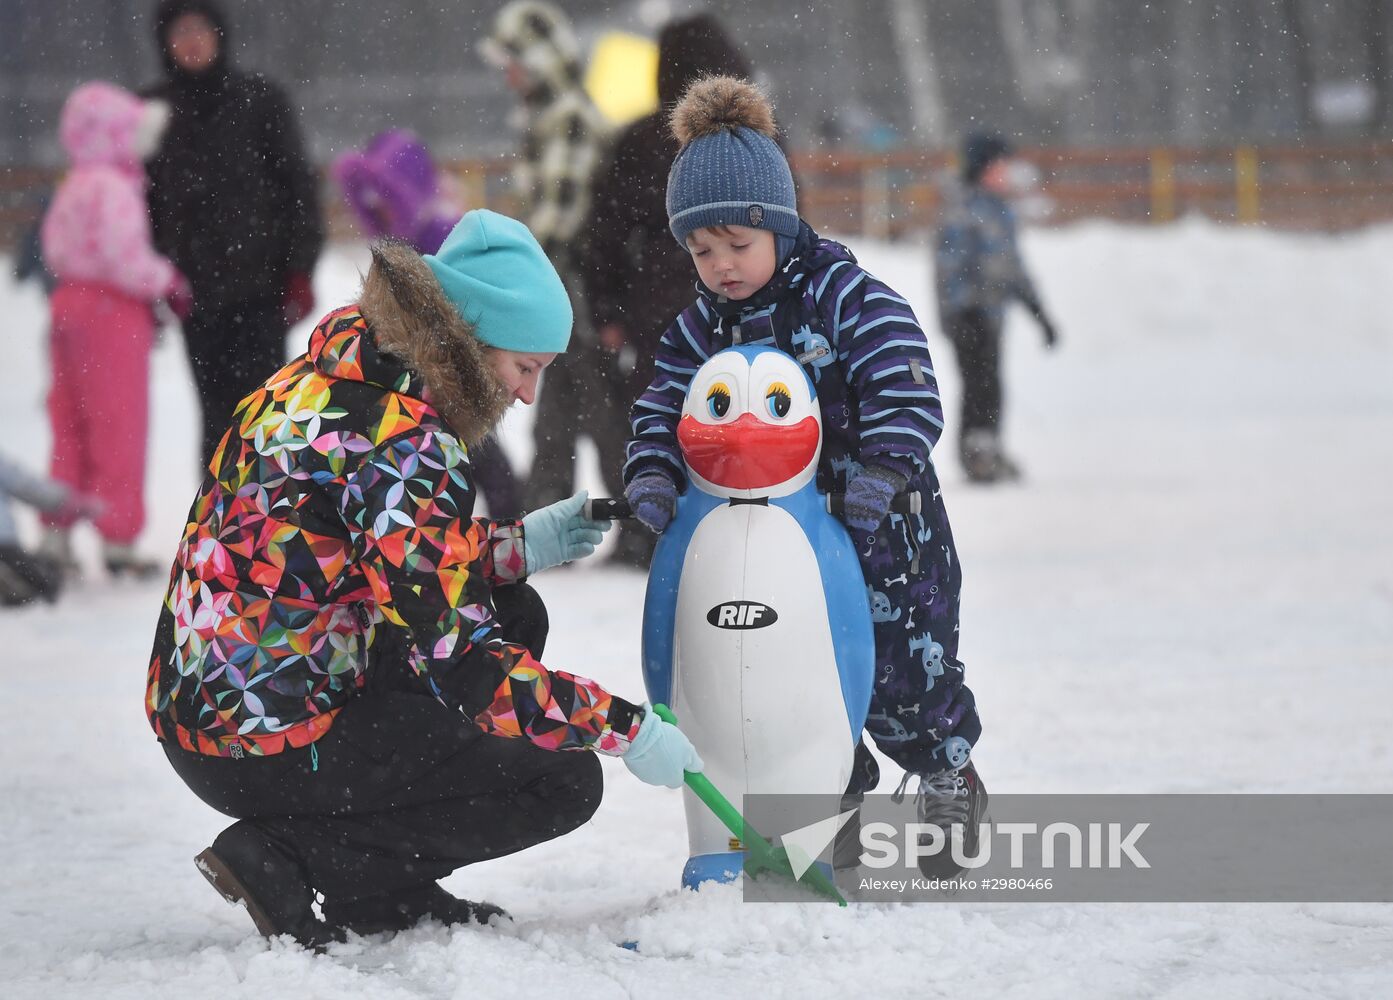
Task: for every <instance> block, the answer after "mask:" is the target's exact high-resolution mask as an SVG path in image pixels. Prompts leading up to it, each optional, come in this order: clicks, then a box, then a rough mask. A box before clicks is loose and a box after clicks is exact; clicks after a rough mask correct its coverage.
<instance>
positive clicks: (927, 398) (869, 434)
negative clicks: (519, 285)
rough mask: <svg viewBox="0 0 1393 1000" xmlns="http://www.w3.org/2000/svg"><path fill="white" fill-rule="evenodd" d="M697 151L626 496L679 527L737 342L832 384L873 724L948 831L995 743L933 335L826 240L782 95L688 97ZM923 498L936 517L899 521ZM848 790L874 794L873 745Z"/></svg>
mask: <svg viewBox="0 0 1393 1000" xmlns="http://www.w3.org/2000/svg"><path fill="white" fill-rule="evenodd" d="M672 128H673V133H674V135H675V136H676V138H677V140H678V143H679V144H680V147H681V150H680V152H679V153H678V155H677V159H676V160H675V161H674V162H673V165H672V170H671V173H670V174H669V175H668V187H667V213H668V220H669V227H670V228H671V230H672V233H673V235H674V236H675V237H676V238H677V240H678V242H680V243H682V244H683V245H684V246H685V247H686V248H687V249H688V251H690V253H691V255H692V261H693V263H694V264H695V265H696V271H697V275H698V277H699V278H700V282H699V283H698V285H697V293H698V294H697V299H696V302H695V303H694V304H693V305H692V306H690V307H688V308H687V309H686V310H685V311H684V312H682V313H681V314H680V315H679V316H678V317H677V320H676V322H675V323H674V324H673V325H672V326H671V327H669V328H668V330H667V331H666V332H665V333H664V334H663V337H662V341H661V343H660V345H659V347H658V354H657V371H656V374H655V378H654V379H653V382H652V384H651V385H650V386H649V388H648V391H647V392H646V393H644V395H643V396H642V397H641V398H640V399H639V400H638V402H637V403H636V404H635V405H634V408H633V411H632V415H631V419H632V427H633V429H632V436H631V439H630V441H629V446H628V462H627V464H626V466H625V469H624V478H625V482H626V484H627V486H626V489H625V495H626V496H627V497H628V499H629V502H630V504H631V505H632V507H633V509H634V512H635V515H636V516H637V517H638V518H639V519H640V520H642V521H643V522H644V523H645V524H647V525H648V526H649V527H650V528H652V529H653V530H654V531H657V532H661V531H662V530H663V529H664V528H665V527H666V526H667V524H668V522H669V521H670V520H671V518H672V515H673V512H674V509H675V505H676V500H677V494H678V492H679V491H680V490H681V489H682V488H683V487H684V484H685V473H684V467H683V463H682V456H681V453H680V451H679V449H678V446H677V440H676V428H677V419H678V414H679V413H680V412H681V409H682V402H683V399H684V397H685V395H686V392H687V386H688V384H689V382H690V380H691V377H692V375H693V374H694V373H695V372H696V370H697V368H698V367H700V365H701V364H702V362H704V361H705V360H706V359H707V358H709V357H710V356H711V355H712V354H714V353H716V352H717V351H720V350H722V349H724V348H727V347H730V346H731V345H733V344H772V345H774V346H777V347H778V348H779V349H781V350H783V351H785V352H787V353H788V354H790V355H792V356H794V357H795V358H798V359H799V361H800V363H802V364H804V365H805V366H806V368H807V371H808V373H809V375H810V377H811V378H812V380H813V382H814V384H815V385H816V388H817V395H818V403H819V406H820V407H821V410H822V424H823V446H822V459H821V465H820V468H819V470H818V483H819V487H820V488H821V489H823V490H824V491H828V492H839V493H845V495H846V502H845V514H844V515H843V518H844V520H845V522H846V525H847V528H848V530H849V531H850V533H851V536H852V539H853V541H854V542H855V544H856V547H857V550H858V552H859V554H860V557H861V564H862V568H863V570H864V572H865V577H866V584H867V587H868V588H869V589H870V591H871V606H872V609H873V618H874V628H875V642H876V683H875V690H874V694H873V696H872V699H871V707H870V715H869V717H868V720H867V726H866V728H867V730H868V731H869V732H870V734H871V736H872V737H874V739H875V741H876V744H877V746H879V747H880V749H881V750H883V751H884V752H885V753H886V754H887V755H888V756H889V757H890V758H891V759H892V760H894V761H895V762H896V763H897V764H899V765H900V766H902V767H904V768H905V770H906V772H908V773H907V774H906V776H905V782H904V783H901V786H900V794H902V793H903V789H904V785H905V783H907V782H908V780H909V777H910V775H918V776H919V778H920V783H919V798H918V803H919V808H920V815H921V817H924V821H925V822H932V823H938V824H940V825H946V824H950V823H953V822H964V821H967V822H969V827H968V829H969V831H971V830H973V829H975V820H976V819H977V816H978V814H979V813H980V809H981V808H982V807H983V806H984V805H985V798H986V795H985V791H984V790H983V789H982V785H981V782H980V780H979V779H978V777H977V773H976V770H975V768H974V767H973V765H972V763H971V761H969V759H968V755H969V754H970V752H971V750H972V747H973V745H974V744H975V743H976V742H977V738H978V736H979V735H980V733H981V723H980V722H979V721H978V718H977V711H976V708H975V706H974V701H973V696H972V692H971V691H970V690H969V689H968V687H967V686H966V685H965V684H964V683H963V666H962V664H961V663H960V662H959V661H958V659H957V651H958V592H959V586H960V582H961V576H960V573H959V569H958V561H957V556H956V554H955V552H954V548H953V536H952V533H951V531H950V529H949V526H948V515H947V513H946V511H945V510H944V506H943V501H942V498H941V496H940V493H939V488H938V477H937V475H936V474H935V472H934V466H933V462H932V461H931V460H930V458H929V452H930V450H931V449H932V448H933V446H934V444H935V443H936V442H937V441H938V437H939V434H940V433H941V432H942V429H943V408H942V404H941V402H940V401H939V398H938V390H937V387H936V385H935V382H934V370H933V362H932V361H931V360H930V359H929V352H928V342H927V340H926V339H925V336H924V333H923V331H922V330H921V329H920V327H919V324H918V322H917V320H916V319H915V318H914V314H913V312H912V311H911V310H910V308H909V305H908V304H907V303H906V302H905V300H904V299H903V298H902V297H900V296H899V295H898V294H896V292H895V291H894V290H893V289H891V288H889V287H888V286H886V285H885V284H884V283H883V282H881V281H879V280H878V279H876V278H875V277H873V276H872V275H870V274H868V273H867V272H866V271H864V270H862V269H861V268H860V267H858V266H857V264H856V258H855V257H854V256H852V254H851V252H850V251H849V250H847V248H846V247H844V246H842V245H840V244H838V243H834V242H832V241H831V240H823V239H819V238H818V236H817V234H816V233H814V232H813V230H812V229H811V227H809V226H808V224H807V223H806V222H803V221H802V220H801V219H800V218H799V216H798V206H797V204H796V203H795V199H794V189H793V180H792V176H791V174H790V172H789V167H788V163H787V161H786V160H785V159H784V155H783V153H782V152H781V151H780V150H779V147H778V146H777V145H776V144H775V142H774V140H773V137H774V135H775V126H774V118H773V112H772V109H771V108H770V106H769V102H768V100H767V99H766V98H765V97H764V95H763V94H762V93H761V92H760V91H759V90H758V89H756V88H755V87H754V86H753V85H751V84H749V83H747V82H745V81H743V80H738V79H735V78H733V77H710V78H707V79H705V80H701V81H698V82H697V83H695V84H693V85H692V86H691V87H690V88H689V89H688V90H687V93H686V94H685V96H684V97H683V99H682V101H681V102H680V103H679V104H678V105H677V108H676V109H675V111H674V112H673V115H672ZM906 490H909V491H915V492H918V493H919V494H920V496H921V497H922V499H923V513H922V514H917V515H912V516H902V515H899V514H888V511H889V509H890V504H891V501H892V498H893V497H894V496H895V494H897V493H901V492H904V491H906ZM857 758H858V761H857V767H856V776H855V777H854V778H853V782H852V786H851V788H849V789H848V792H849V793H851V794H853V795H856V794H860V793H863V792H864V791H866V790H867V789H869V788H873V787H874V786H875V784H876V782H877V780H878V778H879V774H878V770H877V768H876V766H875V763H874V759H873V758H872V757H871V755H870V754H869V753H868V752H867V751H865V749H864V747H860V748H858V754H857Z"/></svg>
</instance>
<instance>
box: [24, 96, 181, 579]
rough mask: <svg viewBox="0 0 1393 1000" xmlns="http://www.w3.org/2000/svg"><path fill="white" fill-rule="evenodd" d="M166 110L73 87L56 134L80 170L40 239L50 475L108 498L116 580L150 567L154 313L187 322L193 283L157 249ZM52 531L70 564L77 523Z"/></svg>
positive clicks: (62, 188)
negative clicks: (162, 304)
mask: <svg viewBox="0 0 1393 1000" xmlns="http://www.w3.org/2000/svg"><path fill="white" fill-rule="evenodd" d="M167 114H168V112H167V109H166V108H164V106H163V105H159V104H156V103H147V102H145V101H141V100H140V99H139V98H137V97H136V96H135V95H134V94H131V93H130V92H128V91H126V90H122V89H121V88H120V87H116V86H113V85H111V84H108V83H87V84H83V85H82V86H80V87H78V88H77V89H76V90H74V91H73V92H72V94H71V95H70V96H69V97H68V100H67V103H65V104H64V106H63V114H62V118H61V120H60V122H59V127H58V131H59V138H60V140H61V142H62V144H63V148H64V150H65V151H66V152H67V154H68V158H69V160H70V161H71V164H72V169H71V170H70V171H69V172H68V174H67V176H66V177H65V178H64V180H63V182H62V184H60V185H59V187H58V190H57V193H56V194H55V195H54V198H53V204H52V205H51V207H50V208H49V210H48V214H47V215H46V216H45V217H44V222H43V229H42V233H41V241H42V246H43V255H44V263H45V264H46V265H47V266H48V269H49V271H51V272H52V273H53V274H54V275H55V276H56V277H57V279H58V285H57V287H56V289H55V290H54V292H53V295H52V298H51V299H50V309H51V315H52V331H51V334H50V337H51V343H50V350H49V354H50V359H51V363H52V369H53V372H52V378H53V383H52V387H51V389H50V391H49V397H48V413H49V421H50V424H51V426H52V431H53V456H52V463H51V466H50V471H51V474H52V478H54V479H56V480H59V481H60V482H63V483H66V484H68V485H69V486H70V487H72V488H73V489H75V490H77V491H80V492H83V493H89V494H92V495H94V496H96V497H98V498H99V499H100V500H101V501H102V503H103V507H104V509H103V512H102V514H101V516H99V517H98V518H96V520H95V521H94V522H93V523H94V525H95V527H96V529H97V531H98V533H100V535H101V536H102V540H103V558H104V559H105V561H106V564H107V568H108V569H109V570H111V571H112V572H114V573H121V572H135V573H139V572H141V571H142V570H146V569H148V566H147V565H146V564H144V563H142V562H141V561H140V560H138V559H137V558H136V556H135V554H134V551H133V549H132V543H133V542H134V541H135V538H136V536H137V535H138V534H139V533H140V529H141V527H142V526H143V524H144V521H145V508H144V482H145V447H146V438H147V419H148V397H149V368H150V346H151V342H152V340H153V338H154V333H155V317H154V313H153V312H152V311H151V306H152V305H153V304H154V303H155V302H156V301H158V300H161V299H164V300H166V301H168V302H169V304H170V306H171V308H172V309H173V310H174V311H175V312H176V313H178V314H181V315H186V314H187V311H188V307H189V306H190V305H191V301H190V296H189V290H188V283H187V282H186V281H185V280H184V278H183V276H182V275H181V274H180V273H179V271H178V269H177V268H176V267H175V266H174V265H173V264H171V263H170V262H169V260H168V259H167V258H165V257H163V256H161V255H160V254H158V253H156V252H155V250H154V248H153V247H152V245H151V242H150V219H149V213H148V210H147V206H146V201H145V173H144V170H143V168H142V166H141V160H142V158H143V157H144V156H145V155H147V154H148V153H149V152H150V151H151V150H153V148H154V146H155V143H156V142H157V141H158V139H159V134H160V131H161V130H162V128H163V126H164V121H165V119H166V118H167ZM44 523H45V524H46V525H47V527H48V536H47V537H46V539H45V542H44V549H45V551H47V552H48V553H49V554H51V555H54V556H56V557H58V558H60V559H61V560H63V561H65V562H70V561H71V556H70V555H69V554H68V551H67V535H68V529H69V528H70V527H71V526H72V519H71V516H65V515H63V514H61V513H60V514H49V515H46V516H45V518H44Z"/></svg>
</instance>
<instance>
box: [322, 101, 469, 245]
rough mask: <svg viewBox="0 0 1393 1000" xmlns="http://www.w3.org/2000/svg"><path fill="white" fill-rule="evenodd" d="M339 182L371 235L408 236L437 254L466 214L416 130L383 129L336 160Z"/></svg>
mask: <svg viewBox="0 0 1393 1000" xmlns="http://www.w3.org/2000/svg"><path fill="white" fill-rule="evenodd" d="M331 169H332V173H333V177H334V181H335V182H336V183H337V184H338V185H339V187H340V188H342V190H343V194H344V198H346V199H347V201H348V204H349V207H350V208H352V209H353V212H354V214H355V215H356V216H357V217H358V222H359V224H360V225H361V226H362V227H363V229H364V231H365V232H366V233H367V234H368V235H369V236H374V237H376V236H394V237H396V238H397V239H400V240H406V242H408V243H410V244H411V245H412V246H413V247H415V248H416V251H417V252H418V253H423V254H426V253H435V252H436V251H437V250H439V249H440V244H441V243H443V242H444V241H445V237H446V236H448V235H449V233H450V230H451V229H452V228H453V227H454V225H455V223H456V222H458V221H459V218H460V216H461V215H462V214H463V211H462V209H460V208H459V206H458V205H456V204H455V203H454V201H453V199H452V198H450V196H449V194H448V192H447V191H445V190H444V187H443V185H442V184H441V177H440V172H439V170H437V169H436V166H435V161H433V160H432V159H431V155H430V151H429V150H427V149H426V147H425V144H424V143H422V142H421V140H420V139H418V138H417V137H416V135H415V133H413V132H408V131H406V130H405V129H389V130H387V131H386V132H379V133H378V134H377V135H375V136H373V137H372V139H371V140H369V141H368V144H367V146H366V147H365V148H364V149H362V150H353V151H351V152H348V153H344V154H343V155H342V156H340V157H339V158H338V159H336V160H335V161H334V164H333V167H332V168H331Z"/></svg>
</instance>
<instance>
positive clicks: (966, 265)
mask: <svg viewBox="0 0 1393 1000" xmlns="http://www.w3.org/2000/svg"><path fill="white" fill-rule="evenodd" d="M1011 153H1012V150H1011V147H1010V145H1009V144H1008V143H1007V142H1006V140H1005V139H1003V138H1002V137H1001V136H999V135H996V134H994V133H990V132H983V133H977V134H974V135H971V136H968V138H967V141H966V142H965V143H964V145H963V173H962V186H961V188H959V189H953V188H951V187H950V188H949V190H948V192H947V197H946V199H945V206H944V211H943V220H942V222H941V224H940V226H939V230H938V242H937V245H936V247H935V254H936V259H935V263H936V277H937V291H938V310H939V322H940V324H941V325H942V327H943V333H944V335H945V336H946V337H947V338H948V340H949V342H950V343H952V345H953V349H954V352H955V353H956V355H957V359H958V369H959V371H960V372H961V373H962V410H961V419H960V423H959V427H958V432H959V434H960V441H961V453H962V463H963V470H964V471H965V472H966V473H967V477H968V479H970V480H972V481H973V482H978V483H991V482H997V481H1000V480H1011V479H1018V478H1019V477H1020V474H1021V471H1020V467H1019V466H1017V464H1016V463H1015V461H1013V460H1012V459H1011V458H1010V457H1009V456H1008V455H1007V454H1006V452H1005V451H1004V450H1003V448H1002V446H1001V434H1000V429H999V427H1000V423H1001V409H1002V395H1003V393H1002V385H1001V333H1002V327H1003V325H1004V323H1005V320H1006V306H1007V305H1008V304H1009V303H1010V301H1011V300H1012V299H1016V300H1018V301H1019V302H1020V303H1021V304H1022V305H1024V306H1025V307H1026V309H1028V310H1029V311H1030V314H1031V315H1032V316H1034V317H1035V320H1036V322H1038V323H1039V324H1040V332H1041V334H1042V336H1043V337H1044V340H1045V346H1046V347H1049V348H1053V347H1054V346H1055V344H1056V343H1057V342H1058V339H1059V335H1058V334H1057V333H1056V331H1055V327H1054V323H1053V321H1051V319H1050V318H1049V316H1048V315H1047V314H1046V312H1045V307H1044V305H1043V304H1042V303H1041V301H1040V295H1039V293H1038V292H1037V291H1036V290H1035V283H1034V282H1032V281H1031V280H1030V275H1029V274H1027V273H1026V270H1025V263H1024V262H1023V261H1022V260H1021V253H1020V247H1019V246H1018V245H1017V242H1016V214H1015V212H1014V211H1013V210H1012V209H1011V205H1010V203H1009V202H1008V201H1007V200H1006V194H1007V192H1008V191H1009V188H1010V181H1009V171H1008V168H1009V164H1010V159H1011Z"/></svg>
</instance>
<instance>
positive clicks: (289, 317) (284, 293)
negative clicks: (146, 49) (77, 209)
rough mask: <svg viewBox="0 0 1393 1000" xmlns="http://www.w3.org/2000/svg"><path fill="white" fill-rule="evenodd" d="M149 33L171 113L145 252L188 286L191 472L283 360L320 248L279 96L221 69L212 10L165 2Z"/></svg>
mask: <svg viewBox="0 0 1393 1000" xmlns="http://www.w3.org/2000/svg"><path fill="white" fill-rule="evenodd" d="M155 36H156V42H157V45H158V47H159V53H160V59H161V62H162V64H163V68H164V73H165V80H164V82H163V83H161V84H159V85H158V86H156V87H154V88H151V90H150V91H149V92H148V96H152V97H158V98H160V99H162V100H164V101H167V102H168V103H169V104H170V106H171V108H172V109H173V115H172V118H171V120H170V125H169V129H168V130H167V131H166V133H165V136H164V141H163V142H162V143H161V145H160V148H159V150H158V152H157V153H156V154H155V156H154V158H153V159H152V160H151V161H150V163H149V164H148V165H147V170H148V173H149V176H150V216H151V222H152V223H153V228H154V237H155V245H156V247H157V249H159V250H160V251H161V252H162V253H164V254H165V255H167V256H168V257H169V258H170V259H171V260H173V261H174V263H175V264H176V265H177V266H178V268H179V269H180V270H181V271H182V272H183V273H184V274H185V275H186V276H187V277H188V279H189V282H190V284H191V285H192V288H193V299H194V310H193V313H192V314H191V315H190V316H189V318H188V319H187V320H186V321H185V322H184V339H185V342H186V344H187V347H188V352H189V363H190V366H191V367H192V369H193V376H194V382H195V384H196V386H197V388H198V396H199V401H200V405H201V407H202V410H203V441H202V451H201V461H202V462H203V463H206V462H207V461H208V459H209V458H210V457H211V456H212V453H213V450H214V448H215V447H216V446H217V443H218V438H219V437H221V435H222V433H223V432H224V431H225V430H226V429H227V425H228V421H229V419H230V418H231V416H232V410H233V408H234V407H235V406H236V405H237V401H238V400H239V399H241V398H242V396H243V395H245V394H246V392H247V391H248V390H249V389H251V388H252V387H253V386H255V385H257V384H258V383H260V382H261V381H262V380H264V379H265V378H266V377H267V376H268V375H270V374H271V373H272V372H274V371H275V370H276V369H277V368H279V367H280V366H281V365H282V364H283V363H284V361H285V336H286V331H287V329H288V328H289V327H290V326H291V325H292V324H293V323H296V322H298V321H299V320H301V319H303V318H304V317H305V316H307V315H309V313H310V310H311V309H313V307H314V297H313V294H312V292H311V290H310V276H311V274H312V273H313V271H314V265H315V260H316V258H318V256H319V251H320V248H321V247H322V245H323V242H324V229H323V223H322V221H321V219H320V210H319V193H318V185H317V182H316V179H315V175H314V173H313V171H312V170H311V167H310V164H309V162H308V161H307V160H306V157H305V153H304V148H303V144H302V142H301V138H300V130H299V127H298V125H297V124H296V121H295V115H294V113H293V111H292V110H291V106H290V103H289V101H288V100H287V99H286V95H285V93H284V92H283V91H282V90H281V88H280V87H278V86H277V85H276V84H274V83H272V82H271V81H270V80H267V79H266V78H265V77H263V76H260V75H254V74H249V73H243V72H240V71H238V70H237V69H235V68H234V67H233V66H232V65H231V62H230V60H229V58H228V51H229V49H228V46H229V41H228V31H227V22H226V19H225V18H224V16H223V12H222V10H221V8H220V7H219V6H218V5H217V4H216V3H214V2H212V0H163V2H161V3H160V4H159V6H158V7H157V8H156V12H155Z"/></svg>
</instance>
